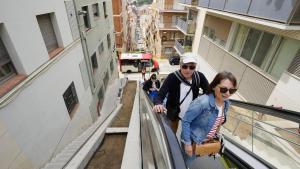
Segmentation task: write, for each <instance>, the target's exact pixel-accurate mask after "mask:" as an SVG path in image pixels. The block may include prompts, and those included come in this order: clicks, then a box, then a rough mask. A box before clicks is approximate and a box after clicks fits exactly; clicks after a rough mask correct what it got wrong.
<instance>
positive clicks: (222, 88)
mask: <svg viewBox="0 0 300 169" xmlns="http://www.w3.org/2000/svg"><path fill="white" fill-rule="evenodd" d="M219 88H220V92H221V93H227V91H229V93H230V94H233V93H235V92H236V91H237V89H227V88H226V87H220V86H219Z"/></svg>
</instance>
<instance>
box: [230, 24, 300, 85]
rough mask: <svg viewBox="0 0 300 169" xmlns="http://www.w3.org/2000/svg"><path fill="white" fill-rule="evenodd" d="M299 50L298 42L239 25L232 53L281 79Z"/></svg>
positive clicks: (299, 44)
mask: <svg viewBox="0 0 300 169" xmlns="http://www.w3.org/2000/svg"><path fill="white" fill-rule="evenodd" d="M299 49H300V42H299V41H298V40H293V39H290V38H284V39H283V38H282V37H280V36H278V35H275V34H272V33H269V32H264V31H260V30H257V29H253V28H249V27H246V26H243V25H239V28H238V31H237V34H236V38H235V41H234V43H233V46H232V48H231V52H232V53H235V54H236V55H237V56H240V57H242V58H244V59H245V60H247V61H248V62H249V63H250V64H253V65H255V66H257V67H259V68H260V69H262V70H263V71H265V72H267V73H269V74H270V75H272V76H273V77H274V78H276V79H279V78H280V76H281V74H282V73H283V72H284V71H285V70H287V68H288V66H289V65H290V63H291V62H292V60H293V58H294V57H295V55H296V53H297V51H298V50H299Z"/></svg>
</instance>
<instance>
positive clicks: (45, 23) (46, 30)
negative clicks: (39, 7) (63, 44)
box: [36, 14, 58, 53]
mask: <svg viewBox="0 0 300 169" xmlns="http://www.w3.org/2000/svg"><path fill="white" fill-rule="evenodd" d="M36 18H37V21H38V24H39V27H40V30H41V33H42V36H43V39H44V42H45V45H46V48H47V51H48V53H50V52H52V51H53V50H54V49H57V48H58V43H57V39H56V35H55V32H54V28H53V24H52V21H51V16H50V14H43V15H38V16H36Z"/></svg>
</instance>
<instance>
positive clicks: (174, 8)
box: [161, 3, 187, 13]
mask: <svg viewBox="0 0 300 169" xmlns="http://www.w3.org/2000/svg"><path fill="white" fill-rule="evenodd" d="M161 11H162V12H185V13H186V12H187V10H185V9H184V7H183V6H182V5H177V4H173V3H165V4H164V7H163V9H161Z"/></svg>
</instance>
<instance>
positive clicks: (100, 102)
mask: <svg viewBox="0 0 300 169" xmlns="http://www.w3.org/2000/svg"><path fill="white" fill-rule="evenodd" d="M97 96H98V106H97V113H98V116H100V110H101V108H102V104H103V101H104V89H103V86H101V87H100V90H99V92H98V95H97Z"/></svg>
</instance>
